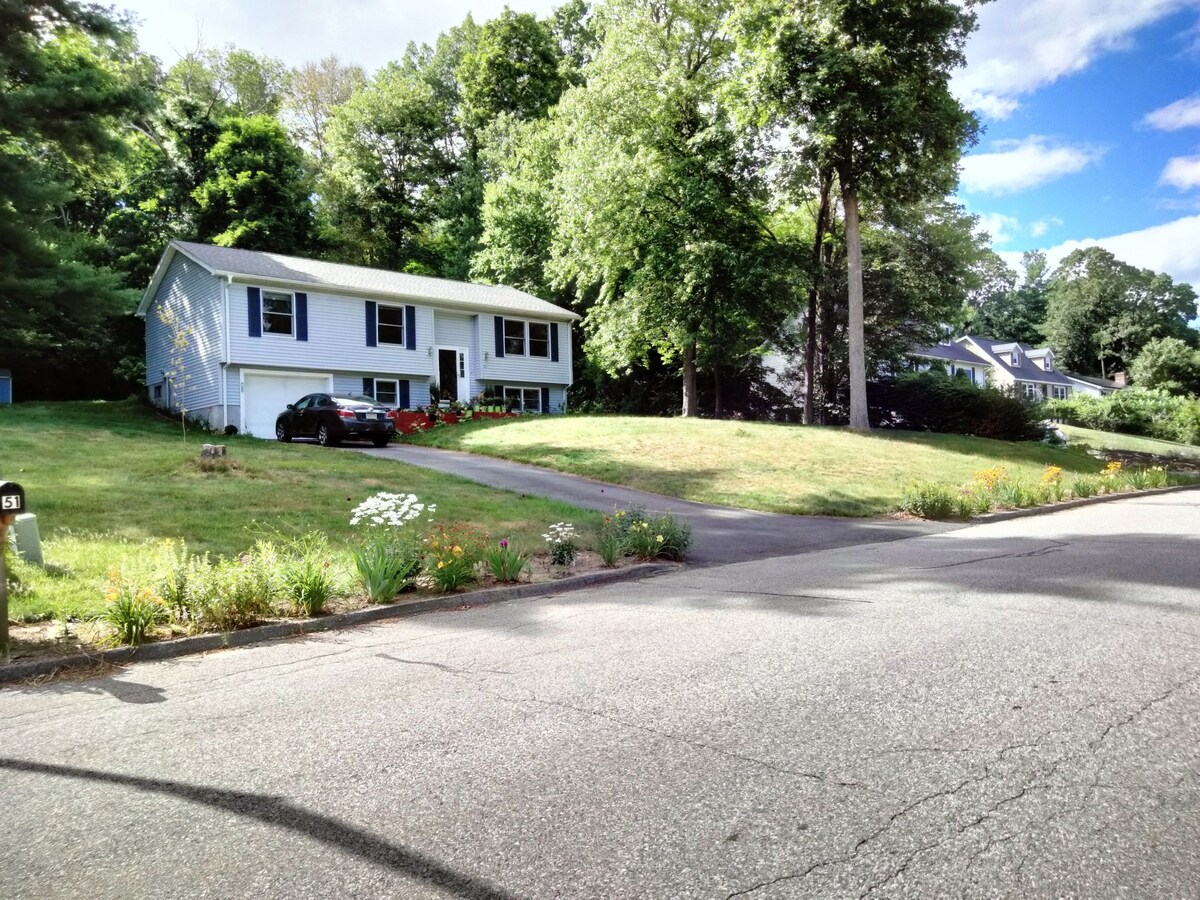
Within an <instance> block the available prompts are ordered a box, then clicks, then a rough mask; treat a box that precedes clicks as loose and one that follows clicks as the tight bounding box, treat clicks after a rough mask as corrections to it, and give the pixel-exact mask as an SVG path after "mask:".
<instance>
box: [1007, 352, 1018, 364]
mask: <svg viewBox="0 0 1200 900" xmlns="http://www.w3.org/2000/svg"><path fill="white" fill-rule="evenodd" d="M1008 364H1009V365H1010V366H1019V365H1020V364H1021V354H1020V353H1019V352H1018V351H1016V350H1013V351H1011V352H1010V353H1009V354H1008Z"/></svg>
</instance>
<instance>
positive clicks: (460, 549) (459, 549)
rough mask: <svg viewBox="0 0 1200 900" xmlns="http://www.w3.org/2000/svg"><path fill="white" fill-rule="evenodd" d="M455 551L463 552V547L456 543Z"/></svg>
mask: <svg viewBox="0 0 1200 900" xmlns="http://www.w3.org/2000/svg"><path fill="white" fill-rule="evenodd" d="M454 552H455V553H462V547H460V546H458V544H455V545H454Z"/></svg>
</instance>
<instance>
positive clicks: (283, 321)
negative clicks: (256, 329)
mask: <svg viewBox="0 0 1200 900" xmlns="http://www.w3.org/2000/svg"><path fill="white" fill-rule="evenodd" d="M262 330H263V334H286V335H287V336H288V337H291V336H292V335H294V334H295V333H296V310H295V306H294V304H293V297H292V295H291V294H285V293H283V292H281V291H263V292H262Z"/></svg>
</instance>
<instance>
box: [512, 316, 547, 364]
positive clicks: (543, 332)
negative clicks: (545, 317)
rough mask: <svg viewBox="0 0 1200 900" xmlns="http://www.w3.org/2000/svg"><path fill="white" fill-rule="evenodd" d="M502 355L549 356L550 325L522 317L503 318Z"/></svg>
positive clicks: (542, 357)
mask: <svg viewBox="0 0 1200 900" xmlns="http://www.w3.org/2000/svg"><path fill="white" fill-rule="evenodd" d="M504 355H505V356H530V357H538V358H541V359H549V358H550V325H549V324H548V323H546V322H527V321H526V320H524V319H508V318H506V319H505V320H504Z"/></svg>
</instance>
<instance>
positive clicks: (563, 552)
mask: <svg viewBox="0 0 1200 900" xmlns="http://www.w3.org/2000/svg"><path fill="white" fill-rule="evenodd" d="M542 537H543V538H544V539H545V541H546V543H547V544H549V545H550V563H551V565H555V566H570V565H574V563H575V554H576V553H577V552H578V550H579V548H578V547H576V546H575V538H576V537H577V535H576V533H575V526H574V525H572V524H571V523H570V522H556V523H555V524H554V525H551V526H550V530H549V531H548V532H547V533H546V534H543V535H542Z"/></svg>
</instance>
